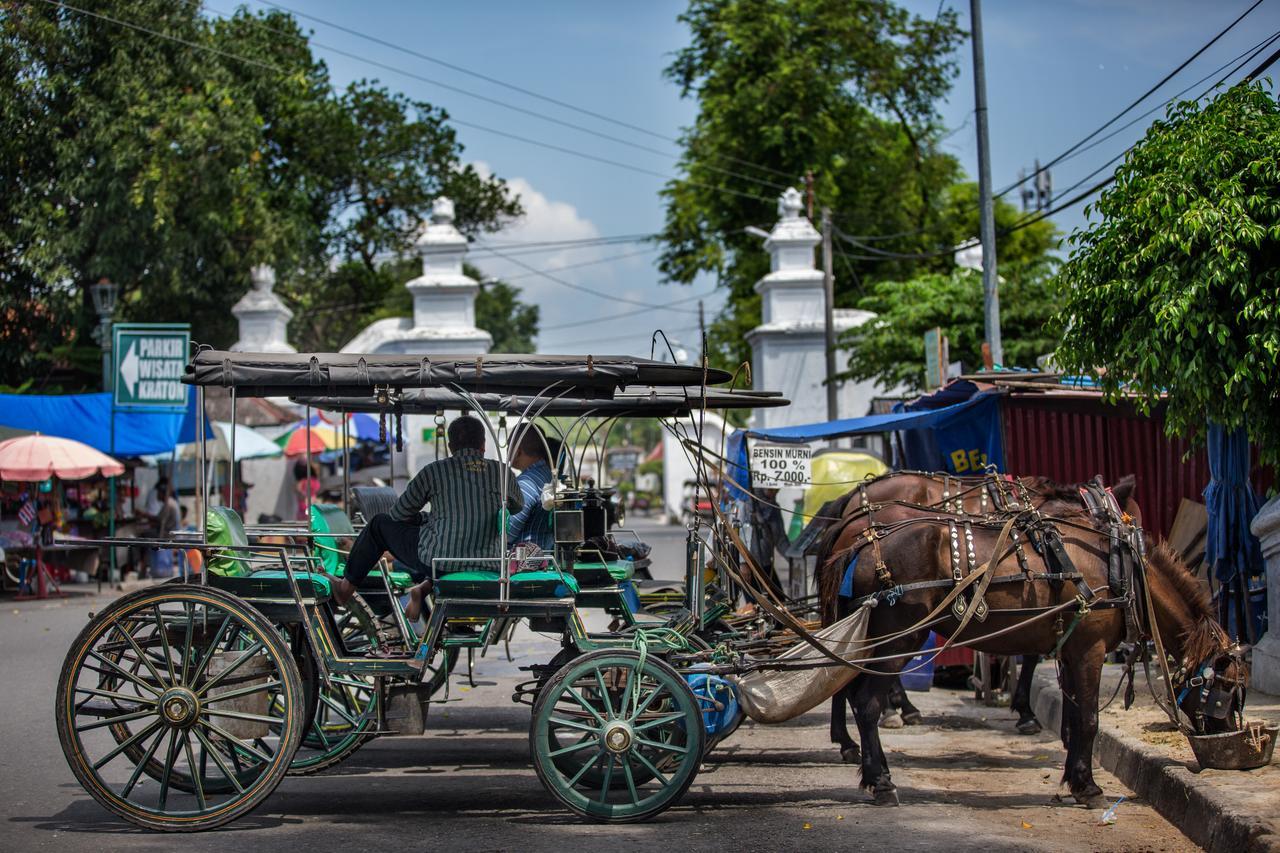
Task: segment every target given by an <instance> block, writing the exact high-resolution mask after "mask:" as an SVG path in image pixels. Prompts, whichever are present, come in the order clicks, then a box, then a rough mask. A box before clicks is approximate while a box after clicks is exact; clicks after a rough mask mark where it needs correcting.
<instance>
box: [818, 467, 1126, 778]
mask: <svg viewBox="0 0 1280 853" xmlns="http://www.w3.org/2000/svg"><path fill="white" fill-rule="evenodd" d="M1078 488H1079V486H1061V485H1058V484H1056V483H1054V482H1052V481H1051V480H1049V479H1048V478H1045V477H1020V478H1017V479H1012V478H1006V477H1003V476H1001V475H999V474H994V473H993V474H987V475H984V476H981V477H957V476H952V475H950V474H944V473H930V472H919V471H894V472H891V473H888V474H883V475H881V476H880V477H876V478H874V479H871V480H868V481H866V482H865V483H861V484H859V485H858V487H857V488H855V489H853V490H852V491H850V492H848V493H847V494H845V495H844V496H843V497H841V498H838V499H837V500H835V501H832V502H830V503H828V504H827V505H826V506H824V507H823V508H822V510H821V512H820V513H819V515H821V516H826V517H831V518H838V519H840V521H839V523H837V524H834V525H832V526H831V527H829V528H828V529H827V533H826V537H825V538H827V539H829V540H830V539H831V537H834V536H837V535H839V534H841V533H844V532H846V530H848V529H853V530H855V531H856V532H857V533H861V532H863V531H865V530H866V528H867V527H868V526H869V525H870V523H871V521H872V519H873V518H874V517H875V509H876V507H878V506H882V505H887V504H895V505H898V506H917V507H921V508H922V509H923V508H926V507H927V508H936V509H938V510H945V511H948V512H954V513H957V514H963V515H972V516H988V515H991V514H995V513H1001V512H1005V511H1009V510H1011V509H1016V508H1018V507H1021V506H1024V505H1029V506H1032V507H1036V508H1039V507H1042V506H1043V505H1044V504H1045V502H1046V501H1048V500H1051V499H1053V500H1060V499H1061V498H1062V497H1063V496H1064V495H1066V496H1072V495H1073V494H1074V492H1075V490H1077V489H1078ZM1133 488H1134V478H1133V476H1132V475H1127V476H1125V477H1122V478H1120V480H1119V481H1118V482H1117V483H1116V485H1115V487H1114V488H1113V490H1112V491H1113V493H1114V494H1115V496H1116V500H1117V502H1118V503H1119V505H1120V506H1121V507H1122V508H1123V509H1124V510H1125V511H1126V512H1127V513H1129V515H1130V516H1132V517H1134V518H1137V519H1141V513H1140V511H1139V509H1138V507H1137V505H1136V504H1134V502H1133V500H1132V494H1133ZM1071 499H1072V500H1073V501H1074V497H1072V498H1071ZM930 514H932V513H930ZM827 547H830V542H828V543H827ZM827 568H828V567H827V566H825V565H824V564H823V562H822V561H821V560H819V562H818V573H817V581H818V588H819V590H820V591H821V592H822V596H821V600H822V602H823V605H824V606H823V622H824V624H830V623H831V622H834V621H835V620H836V618H837V616H836V613H835V607H836V602H837V599H838V596H837V590H838V589H839V586H840V583H841V581H842V580H843V577H844V567H843V566H832V567H831V568H832V569H833V570H832V571H827V570H826V569H827ZM1039 662H1040V657H1039V656H1038V655H1022V656H1020V669H1019V672H1018V680H1017V684H1016V686H1015V687H1014V691H1013V695H1012V697H1011V701H1010V705H1009V709H1010V710H1011V711H1013V712H1014V713H1015V714H1017V715H1018V722H1017V723H1016V725H1015V730H1016V731H1017V732H1018V733H1019V734H1026V735H1033V734H1039V732H1040V731H1041V725H1040V721H1039V720H1038V719H1036V715H1035V711H1034V710H1033V709H1032V707H1031V681H1032V679H1033V678H1034V677H1035V671H1036V665H1037V664H1038V663H1039ZM852 702H853V686H852V685H850V686H849V687H847V688H846V689H845V690H842V691H840V692H838V693H836V695H835V696H833V697H832V699H831V742H832V743H834V744H837V745H838V746H839V749H840V755H841V757H842V758H843V759H844V760H845V761H846V762H849V763H851V764H856V763H858V762H859V761H861V758H862V753H861V750H860V749H859V748H858V744H857V743H856V742H855V741H854V740H853V738H852V737H851V736H850V735H849V726H848V720H847V717H846V715H845V705H846V703H847V704H849V705H850V706H852ZM890 704H891V705H892V706H894V707H897V708H901V710H902V717H903V720H904V721H908V722H911V721H912V720H911V717H912V716H914V718H915V720H919V713H920V712H919V711H918V710H917V709H916V708H915V707H914V706H912V705H911V703H910V700H909V699H908V698H907V696H906V692H905V691H904V690H903V689H902V683H901V681H900V680H899V679H895V680H894V682H893V686H892V687H891V688H890Z"/></svg>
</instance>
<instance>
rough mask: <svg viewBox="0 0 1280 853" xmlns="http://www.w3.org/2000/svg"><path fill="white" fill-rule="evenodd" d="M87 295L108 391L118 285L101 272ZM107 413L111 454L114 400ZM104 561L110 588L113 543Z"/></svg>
mask: <svg viewBox="0 0 1280 853" xmlns="http://www.w3.org/2000/svg"><path fill="white" fill-rule="evenodd" d="M89 295H90V296H92V297H93V310H94V311H96V312H97V313H98V333H97V334H98V343H99V344H100V345H101V346H102V390H104V391H107V392H110V391H111V386H112V382H111V376H112V372H113V370H112V368H113V364H112V361H111V346H112V342H111V315H112V314H114V313H115V310H116V297H118V296H119V295H120V288H119V287H118V286H117V285H115V284H113V283H112V282H111V279H109V278H107V277H106V276H103V277H102V278H100V279H98V281H97V283H96V284H92V285H90V286H89ZM107 411H108V412H109V413H110V414H109V415H108V417H109V418H110V419H111V438H110V441H111V443H110V445H109V449H110V452H111V453H112V455H114V454H115V451H116V406H115V401H114V400H110V401H108V409H107ZM108 482H109V483H110V486H109V489H110V495H111V499H110V508H109V510H108V511H109V512H110V515H109V516H108V518H107V535H108V537H114V536H115V535H116V478H115V477H111V478H110V479H109V481H108ZM107 565H108V566H109V569H108V575H107V579H108V582H109V583H110V585H111V586H112V587H113V588H114V587H115V586H116V584H117V582H118V581H119V572H118V571H117V569H116V549H115V546H109V547H108V548H107Z"/></svg>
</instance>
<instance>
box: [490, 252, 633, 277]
mask: <svg viewBox="0 0 1280 853" xmlns="http://www.w3.org/2000/svg"><path fill="white" fill-rule="evenodd" d="M656 251H658V247H657V246H649V247H648V248H645V249H641V250H640V251H638V252H625V253H623V254H621V255H610V256H609V257H607V258H597V259H596V260H594V261H582V262H581V263H577V264H568V265H566V266H563V267H556V268H555V271H556V272H564V271H565V270H576V269H580V268H582V267H594V266H599V265H600V264H609V263H613V262H614V261H625V260H626V259H627V258H638V257H640V256H641V255H648V254H651V253H653V252H656ZM531 275H538V273H532V272H522V273H518V274H516V275H509V276H506V277H505V278H504V279H503V281H508V282H510V281H518V280H520V279H522V278H528V277H529V276H531Z"/></svg>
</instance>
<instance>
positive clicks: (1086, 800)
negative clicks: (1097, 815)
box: [1071, 792, 1111, 809]
mask: <svg viewBox="0 0 1280 853" xmlns="http://www.w3.org/2000/svg"><path fill="white" fill-rule="evenodd" d="M1071 796H1073V797H1074V798H1075V801H1076V802H1077V803H1079V804H1080V805H1082V806H1084V807H1085V808H1086V809H1105V808H1107V807H1108V806H1110V805H1111V803H1110V802H1109V801H1108V800H1107V798H1106V797H1104V796H1103V795H1102V794H1101V792H1099V793H1097V794H1072V795H1071Z"/></svg>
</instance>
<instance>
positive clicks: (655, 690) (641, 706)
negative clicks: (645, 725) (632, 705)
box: [628, 684, 667, 722]
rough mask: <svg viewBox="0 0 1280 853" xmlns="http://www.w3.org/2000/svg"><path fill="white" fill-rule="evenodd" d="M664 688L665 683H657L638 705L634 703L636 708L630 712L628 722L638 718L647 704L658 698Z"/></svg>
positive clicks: (646, 708)
mask: <svg viewBox="0 0 1280 853" xmlns="http://www.w3.org/2000/svg"><path fill="white" fill-rule="evenodd" d="M666 689H667V688H666V685H665V684H658V685H657V686H655V687H654V688H653V692H652V693H650V694H649V695H648V696H646V697H644V700H643V701H642V702H640V703H639V704H638V705H636V709H635V711H633V712H632V714H631V719H630V720H629V721H628V722H634V721H635V720H637V719H639V718H640V715H641V714H643V713H644V712H645V711H647V710H649V706H650V705H652V704H653V700H654V699H656V698H658V694H659V693H661V692H662V691H664V690H666Z"/></svg>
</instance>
